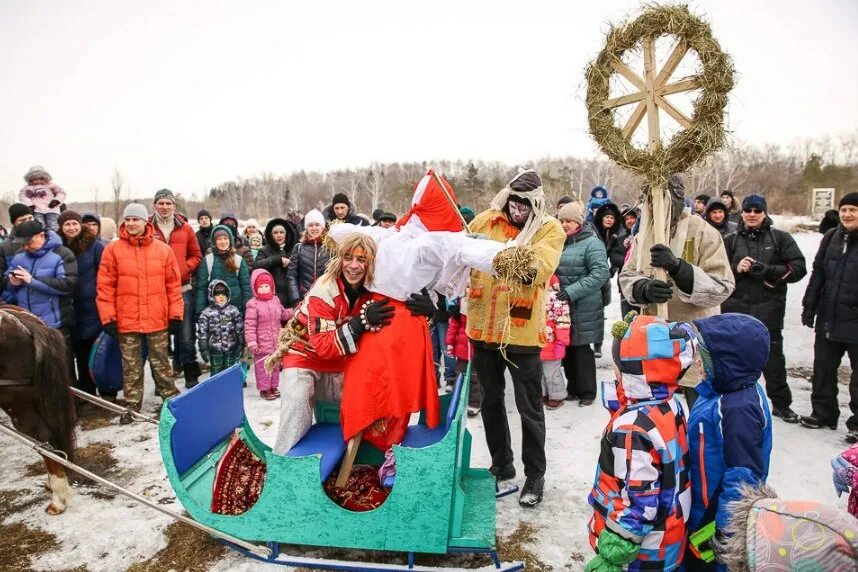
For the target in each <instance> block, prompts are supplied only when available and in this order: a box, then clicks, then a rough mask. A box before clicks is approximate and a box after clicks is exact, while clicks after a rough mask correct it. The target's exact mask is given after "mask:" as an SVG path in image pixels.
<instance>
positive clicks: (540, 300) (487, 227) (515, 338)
mask: <svg viewBox="0 0 858 572" xmlns="http://www.w3.org/2000/svg"><path fill="white" fill-rule="evenodd" d="M468 226H469V227H470V229H471V232H475V233H481V234H485V235H486V236H487V237H488V238H489V239H491V240H495V241H498V242H506V241H508V240H510V239H513V238H515V237H516V236H518V233H519V229H518V228H516V227H515V226H513V225H512V224H511V223H510V222H509V220H508V219H507V217H506V214H504V212H503V211H498V210H487V211H483V212H482V213H480V214H479V215H477V217H476V218H475V219H474V220H473V221H472V222H471V224H470V225H468ZM565 239H566V235H565V233H564V232H563V228H562V227H561V226H560V223H559V222H558V221H557V219H555V218H553V217H550V216H547V215H546V216H544V217H543V225H542V228H540V229H539V230H538V231H537V232H536V234H535V235H534V236H533V240H531V242H530V247H531V248H533V250H534V251H535V254H536V261H535V267H536V278H535V279H534V280H533V284H531V285H530V286H525V285H523V284H521V283H518V282H514V281H513V282H507V281H504V280H500V279H497V278H495V277H494V276H492V275H491V274H489V273H486V272H480V271H478V270H472V271H471V283H470V289H469V292H468V337H469V338H471V339H472V340H473V341H475V342H483V343H485V344H490V345H501V344H503V345H504V346H507V348H508V349H510V350H513V351H514V350H515V349H517V348H519V349H527V350H528V351H538V349H539V348H541V347H542V346H544V345H545V284H546V282H547V281H548V280H549V278H551V275H552V274H553V273H554V271H555V270H556V269H557V264H558V263H559V262H560V253H561V252H562V251H563V241H564V240H565Z"/></svg>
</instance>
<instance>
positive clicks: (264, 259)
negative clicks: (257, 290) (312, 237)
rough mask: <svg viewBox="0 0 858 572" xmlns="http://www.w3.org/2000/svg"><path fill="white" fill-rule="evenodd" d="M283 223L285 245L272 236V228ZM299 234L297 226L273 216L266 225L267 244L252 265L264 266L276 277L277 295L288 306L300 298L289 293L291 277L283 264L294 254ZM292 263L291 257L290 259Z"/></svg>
mask: <svg viewBox="0 0 858 572" xmlns="http://www.w3.org/2000/svg"><path fill="white" fill-rule="evenodd" d="M277 225H281V226H282V227H283V228H285V229H286V242H284V243H283V245H282V246H281V245H278V244H277V243H276V242H274V237H272V236H271V229H273V228H274V227H275V226H277ZM296 240H297V236H296V233H295V227H293V226H292V223H290V222H289V221H287V220H286V219H285V218H273V219H271V220H269V221H268V224H266V225H265V246H264V247H262V250H261V251H259V256H257V257H256V260H254V261H253V264H252V265H251V266H252V267H253V269H254V270H255V269H257V268H264V269H265V270H267V271H269V272H270V273H271V275H272V276H273V277H274V290H275V291H276V292H277V297H278V298H280V302H281V303H282V304H283V305H284V306H286V307H288V306H291V305H293V304H294V303H295V302H297V301H298V300H293V299H292V298H291V296H290V295H289V278H288V276H287V269H286V268H285V267H284V266H283V258H289V257H290V256H291V255H292V249H293V248H294V247H295V242H296ZM290 265H291V259H290Z"/></svg>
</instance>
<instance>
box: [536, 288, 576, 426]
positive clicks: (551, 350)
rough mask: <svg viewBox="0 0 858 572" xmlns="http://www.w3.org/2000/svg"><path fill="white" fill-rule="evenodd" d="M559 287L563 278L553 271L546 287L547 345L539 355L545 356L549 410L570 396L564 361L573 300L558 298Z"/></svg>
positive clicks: (544, 388) (544, 383)
mask: <svg viewBox="0 0 858 572" xmlns="http://www.w3.org/2000/svg"><path fill="white" fill-rule="evenodd" d="M559 290H560V279H559V278H557V276H555V275H553V274H552V275H551V279H550V280H549V281H548V288H546V289H545V296H546V299H545V347H543V348H542V352H540V354H539V357H540V358H541V359H542V403H543V404H544V405H545V408H546V409H557V408H558V407H562V406H563V404H564V403H565V401H563V400H564V399H566V379H565V378H564V377H563V364H562V363H561V360H562V359H563V357H564V356H565V355H566V346H568V345H569V342H570V341H571V339H572V329H571V328H572V321H571V318H570V316H569V303H568V302H564V301H563V300H560V299H558V298H557V292H558V291H559Z"/></svg>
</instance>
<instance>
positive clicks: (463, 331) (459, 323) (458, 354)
mask: <svg viewBox="0 0 858 572" xmlns="http://www.w3.org/2000/svg"><path fill="white" fill-rule="evenodd" d="M445 343H446V345H447V347H448V348H449V347H452V348H453V351H452V352H450V354H451V355H452V356H453V357H454V358H456V359H461V360H464V361H468V360H469V359H470V354H469V352H468V349H469V348H468V344H469V343H470V342H469V341H468V317H467V316H466V315H465V314H460V317H459V318H454V317H453V316H450V320H449V321H448V322H447V340H446V342H445Z"/></svg>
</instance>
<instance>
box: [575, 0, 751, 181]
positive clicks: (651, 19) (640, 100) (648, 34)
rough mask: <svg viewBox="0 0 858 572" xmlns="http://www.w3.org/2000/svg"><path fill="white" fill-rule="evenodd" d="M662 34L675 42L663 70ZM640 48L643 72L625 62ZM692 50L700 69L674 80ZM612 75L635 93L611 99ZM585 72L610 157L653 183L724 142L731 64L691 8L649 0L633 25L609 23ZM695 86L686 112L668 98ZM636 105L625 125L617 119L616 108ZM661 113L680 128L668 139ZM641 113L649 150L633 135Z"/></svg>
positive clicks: (593, 126) (592, 114) (596, 131)
mask: <svg viewBox="0 0 858 572" xmlns="http://www.w3.org/2000/svg"><path fill="white" fill-rule="evenodd" d="M663 36H669V37H673V38H675V40H676V42H675V45H674V47H673V50H672V52H671V53H670V54H669V55H668V56H667V58H666V59H665V60H664V62H663V63H662V65H661V68H660V69H658V67H657V61H656V48H655V46H656V40H657V39H658V38H660V37H663ZM638 50H639V52H638V53H641V54H642V56H643V58H642V59H643V64H644V70H643V74H641V73H639V72H638V71H636V70H634V69H632V68H631V67H630V66H629V65H627V64H626V63H624V62H623V56H624V55H625V54H626V53H627V52H628V53H632V52H635V51H638ZM688 52H692V53H693V54H696V56H697V58H698V60H699V66H697V73H695V75H692V76H689V77H685V78H682V79H678V80H672V77H671V76H672V75H673V73H674V72H675V71H676V69H677V68H678V67H679V64H680V62H681V61H682V60H683V58H684V57H685V55H686V53H688ZM614 74H618V75H619V76H620V77H622V78H623V79H624V80H625V81H626V82H627V83H628V84H630V85H631V86H633V87H632V89H633V90H636V91H633V92H631V93H627V94H624V95H621V96H619V97H611V96H610V84H611V79H612V76H614ZM586 77H587V100H586V103H587V110H588V120H589V126H590V133H591V134H592V135H593V138H594V139H595V140H596V142H597V143H598V144H599V147H600V148H601V149H602V151H603V152H604V153H605V154H606V155H608V157H610V158H611V159H613V160H614V161H615V162H616V163H618V164H619V165H620V166H622V167H624V168H626V169H629V170H630V171H632V172H634V173H636V174H639V175H642V176H643V177H644V178H646V180H647V181H649V182H650V183H653V184H663V183H664V181H666V180H667V177H668V176H669V175H670V174H672V173H678V172H682V171H684V170H686V169H688V168H689V167H691V166H692V165H694V164H695V163H696V162H697V161H699V160H701V159H702V158H703V157H704V156H706V155H707V154H709V153H711V152H713V151H715V150H717V149H718V148H720V147H721V145H722V144H723V142H724V137H725V129H724V113H725V108H726V106H727V100H728V94H729V92H730V90H731V89H732V87H733V83H734V69H733V63H732V60H731V58H730V56H729V55H727V54H726V53H724V52H723V51H722V50H721V47H720V45H719V44H718V41H717V40H716V39H715V38H714V37H713V36H712V30H711V28H710V27H709V24H708V23H706V22H705V21H703V20H702V19H700V18H699V17H697V16H695V15H693V14H692V13H691V12H690V11H689V10H688V8H687V6H651V7H648V8H646V9H645V10H644V12H643V13H642V14H641V15H640V16H639V17H638V18H636V19H635V20H633V21H631V22H630V23H626V24H623V25H621V26H619V27H613V28H611V29H610V30H609V32H608V34H607V36H606V39H605V47H604V48H603V49H602V51H601V52H600V53H599V55H598V56H597V57H596V59H595V60H594V61H593V62H592V63H591V64H590V66H589V67H588V68H587V72H586ZM692 90H699V95H698V96H697V97H696V99H695V100H694V102H693V112H692V114H691V116H690V117H688V116H687V115H686V114H685V113H683V112H682V111H681V110H680V109H678V108H677V107H676V106H675V105H673V104H672V103H671V102H670V101H669V100H668V99H667V96H669V95H672V94H677V93H682V92H688V91H692ZM632 105H633V106H634V108H633V111H632V113H631V115H629V116H628V118H627V119H625V121H624V124H623V125H617V124H616V114H615V110H616V109H618V108H621V107H625V106H632ZM660 112H661V113H666V114H667V115H668V116H670V117H672V118H673V119H674V120H675V121H676V122H677V123H678V124H679V125H680V126H681V127H682V129H680V130H679V131H677V132H676V133H675V134H674V135H673V136H672V137H671V138H670V140H669V141H667V142H666V143H664V144H663V143H662V141H661V137H660V133H661V132H660V123H659V113H660ZM644 118H646V119H647V129H648V134H649V135H648V139H649V140H648V145H647V148H645V149H641V148H638V147H636V146H634V145H633V144H632V142H631V139H632V136H633V135H634V134H635V131H636V130H637V129H638V128H639V127H640V126H641V124H642V123H643V120H644Z"/></svg>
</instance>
